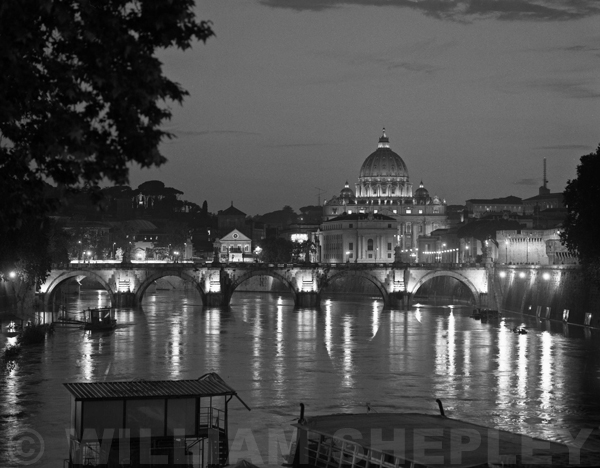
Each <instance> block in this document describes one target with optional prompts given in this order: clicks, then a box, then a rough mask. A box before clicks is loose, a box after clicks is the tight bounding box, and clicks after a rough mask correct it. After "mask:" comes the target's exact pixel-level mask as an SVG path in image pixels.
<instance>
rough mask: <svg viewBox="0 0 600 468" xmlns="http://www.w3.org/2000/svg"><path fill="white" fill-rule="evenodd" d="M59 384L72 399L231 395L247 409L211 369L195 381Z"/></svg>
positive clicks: (232, 390) (235, 393) (233, 391)
mask: <svg viewBox="0 0 600 468" xmlns="http://www.w3.org/2000/svg"><path fill="white" fill-rule="evenodd" d="M63 385H64V386H65V387H66V388H67V390H68V391H69V392H70V393H71V395H73V396H74V397H75V399H76V400H108V399H119V400H123V399H133V398H135V399H144V398H149V399H150V398H169V397H171V398H186V397H188V398H189V397H213V396H227V395H232V396H235V397H236V398H237V399H238V400H240V402H241V403H242V404H243V405H244V406H246V408H248V405H246V403H244V402H243V401H242V399H241V398H240V397H239V396H238V395H237V392H236V391H235V390H234V389H233V388H231V387H230V386H229V385H227V383H225V381H224V380H223V379H222V378H221V377H220V376H219V375H218V374H216V373H214V372H210V373H208V374H204V375H203V376H202V377H200V378H198V379H197V380H131V381H121V382H85V383H80V382H72V383H65V384H63ZM248 409H250V408H248Z"/></svg>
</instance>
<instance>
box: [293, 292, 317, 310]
mask: <svg viewBox="0 0 600 468" xmlns="http://www.w3.org/2000/svg"><path fill="white" fill-rule="evenodd" d="M295 302H296V304H295V305H296V307H300V308H317V307H319V306H320V305H321V295H320V294H319V293H318V292H317V291H301V292H298V293H296V301H295Z"/></svg>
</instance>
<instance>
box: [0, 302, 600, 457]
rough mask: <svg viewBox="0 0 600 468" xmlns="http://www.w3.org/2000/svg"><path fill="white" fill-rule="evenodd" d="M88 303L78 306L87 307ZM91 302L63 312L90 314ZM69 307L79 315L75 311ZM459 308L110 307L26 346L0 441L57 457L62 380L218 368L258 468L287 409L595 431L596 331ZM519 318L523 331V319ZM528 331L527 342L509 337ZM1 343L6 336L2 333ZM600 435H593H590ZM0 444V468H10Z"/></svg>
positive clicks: (0, 391)
mask: <svg viewBox="0 0 600 468" xmlns="http://www.w3.org/2000/svg"><path fill="white" fill-rule="evenodd" d="M86 300H89V302H88V303H86ZM97 304H98V295H97V294H95V295H91V296H90V298H89V299H86V298H85V296H84V297H83V298H82V299H80V300H79V302H78V303H76V304H75V305H73V306H72V307H73V308H75V307H79V308H80V309H82V308H84V307H88V305H89V306H90V307H94V306H96V305H97ZM80 309H79V310H80ZM470 312H471V311H470V309H466V308H460V307H455V308H447V307H446V308H444V307H426V306H420V307H419V308H418V309H412V310H408V311H401V310H391V311H388V310H386V311H383V310H382V303H381V301H376V302H374V301H373V300H372V298H368V297H364V298H360V297H358V298H357V297H352V298H348V297H343V298H331V299H330V300H324V301H323V304H322V309H321V310H312V309H300V310H294V307H293V299H292V297H291V296H287V295H283V296H280V295H267V294H258V293H256V294H254V293H243V294H242V293H236V294H235V295H234V297H233V300H232V304H231V306H230V308H226V309H220V308H203V307H202V306H201V300H200V298H199V297H198V296H197V295H196V293H194V292H192V291H188V292H184V291H181V292H177V291H160V292H159V293H158V294H148V296H147V297H146V299H145V301H144V304H143V307H142V308H139V309H124V310H120V311H118V312H117V319H118V323H119V325H118V328H117V329H116V330H115V331H114V332H110V333H104V334H102V333H100V334H97V333H92V334H90V333H84V332H83V331H82V330H77V329H72V328H71V329H69V328H58V329H57V330H56V331H55V333H54V335H53V336H51V337H49V338H48V339H47V341H46V343H45V344H44V345H41V346H37V347H31V348H27V349H24V351H23V355H22V356H21V358H20V359H19V361H18V365H17V367H16V368H15V369H14V370H12V371H10V372H8V371H4V374H3V378H2V381H1V383H0V417H1V418H2V421H3V424H2V427H1V429H0V440H7V438H10V437H15V436H18V435H19V434H20V433H21V432H22V431H23V430H25V429H26V428H34V429H35V430H37V431H38V432H39V433H40V434H41V435H42V436H43V437H44V440H45V442H46V447H45V454H44V456H43V458H42V459H41V460H40V462H38V463H37V464H36V466H44V467H51V466H57V465H60V463H57V462H61V460H62V459H63V458H65V457H67V445H66V439H65V436H64V429H67V428H68V426H69V419H68V418H69V395H68V393H67V392H66V390H65V389H64V387H63V386H62V383H63V382H67V381H102V380H131V379H134V378H144V379H194V378H197V377H199V376H200V375H202V374H204V373H205V372H211V371H214V372H217V373H219V374H220V375H221V376H222V377H223V378H224V379H225V380H226V381H227V382H228V383H229V384H230V385H231V386H232V387H233V388H235V389H236V390H237V391H238V393H239V395H240V397H241V398H242V399H243V400H244V401H245V402H246V403H248V404H249V406H250V407H252V408H253V409H252V411H251V412H247V411H246V410H245V409H244V408H243V407H242V406H241V405H240V404H237V403H235V400H232V405H231V406H230V410H231V411H230V427H231V429H232V432H231V435H232V437H233V436H234V435H235V433H236V429H241V428H251V429H252V431H253V435H254V437H255V439H256V441H257V444H258V447H259V448H260V450H261V452H263V453H262V456H263V458H264V460H265V462H266V460H267V459H268V440H267V434H268V429H269V428H283V429H284V430H285V431H286V437H288V440H289V438H290V437H291V428H290V426H289V425H290V422H291V420H292V419H293V418H297V417H298V404H299V402H304V403H305V404H306V413H307V416H310V415H311V414H327V413H330V412H365V411H366V403H367V402H369V403H370V406H371V407H372V408H374V409H375V410H377V411H379V412H381V411H422V412H430V413H436V412H437V407H436V405H435V398H441V399H442V401H443V402H444V406H445V408H446V414H447V415H449V416H450V417H453V418H458V419H465V420H468V421H472V422H476V423H481V424H484V425H489V426H494V427H500V428H503V429H507V430H511V431H515V432H522V433H527V434H529V435H533V436H539V437H543V438H550V439H554V440H559V441H564V440H568V438H567V437H566V436H565V435H564V433H563V432H561V431H562V428H568V429H571V430H572V431H573V435H576V434H577V432H578V431H579V430H580V429H582V428H584V427H590V428H592V427H593V428H597V427H598V425H599V423H600V401H599V399H598V398H597V395H598V394H600V344H599V341H600V340H599V338H600V337H599V336H598V333H597V332H592V333H589V332H586V331H584V330H583V329H581V328H574V327H571V328H569V330H568V335H569V336H565V333H564V331H563V328H562V324H553V325H550V324H548V323H545V322H543V323H539V324H538V323H537V322H536V320H535V318H528V317H525V318H524V317H521V316H512V317H511V316H507V317H506V318H504V319H503V320H496V321H494V320H490V321H489V322H481V321H478V320H474V319H471V318H470V317H469V316H470ZM523 321H525V323H524V324H522V322H523ZM521 325H524V326H527V327H528V331H529V332H528V334H526V335H519V334H515V333H513V332H512V328H514V327H515V326H521ZM2 339H3V340H4V342H5V343H6V342H8V340H7V339H6V338H4V337H3V338H2ZM592 439H593V441H594V442H598V441H600V437H599V435H598V432H597V431H596V433H595V434H594V435H593V436H592V438H591V439H590V440H592ZM2 457H5V455H4V451H2V450H0V466H3V467H4V466H11V465H10V463H8V462H7V460H6V459H5V458H2Z"/></svg>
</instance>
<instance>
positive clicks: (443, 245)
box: [442, 244, 446, 263]
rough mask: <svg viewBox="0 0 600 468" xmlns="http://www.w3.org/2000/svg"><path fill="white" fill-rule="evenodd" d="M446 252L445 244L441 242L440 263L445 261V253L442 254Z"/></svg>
mask: <svg viewBox="0 0 600 468" xmlns="http://www.w3.org/2000/svg"><path fill="white" fill-rule="evenodd" d="M445 253H446V244H442V263H445V260H446V255H444V254H445Z"/></svg>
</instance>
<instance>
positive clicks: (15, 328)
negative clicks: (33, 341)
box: [4, 320, 23, 338]
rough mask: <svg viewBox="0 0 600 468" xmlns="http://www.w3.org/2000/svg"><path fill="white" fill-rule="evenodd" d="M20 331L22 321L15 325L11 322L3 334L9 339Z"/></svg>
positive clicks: (21, 329)
mask: <svg viewBox="0 0 600 468" xmlns="http://www.w3.org/2000/svg"><path fill="white" fill-rule="evenodd" d="M22 331H23V321H22V320H21V322H20V323H17V322H15V321H14V320H11V322H10V323H9V324H8V325H7V326H6V328H5V331H4V333H5V334H6V336H8V337H9V338H12V337H14V336H17V335H18V334H19V333H21V332H22Z"/></svg>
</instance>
